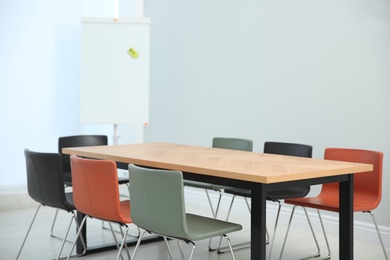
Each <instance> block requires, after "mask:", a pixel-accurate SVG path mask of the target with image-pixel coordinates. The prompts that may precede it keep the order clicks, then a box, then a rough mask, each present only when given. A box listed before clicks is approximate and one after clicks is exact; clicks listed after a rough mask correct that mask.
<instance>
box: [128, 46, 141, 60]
mask: <svg viewBox="0 0 390 260" xmlns="http://www.w3.org/2000/svg"><path fill="white" fill-rule="evenodd" d="M127 52H128V53H129V54H130V56H131V57H133V58H134V59H136V58H138V52H137V51H136V50H134V49H133V48H130V49H129V50H128V51H127Z"/></svg>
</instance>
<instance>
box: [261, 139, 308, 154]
mask: <svg viewBox="0 0 390 260" xmlns="http://www.w3.org/2000/svg"><path fill="white" fill-rule="evenodd" d="M264 153H271V154H280V155H290V156H298V157H307V158H311V157H312V153H313V147H312V146H311V145H306V144H294V143H281V142H265V143H264Z"/></svg>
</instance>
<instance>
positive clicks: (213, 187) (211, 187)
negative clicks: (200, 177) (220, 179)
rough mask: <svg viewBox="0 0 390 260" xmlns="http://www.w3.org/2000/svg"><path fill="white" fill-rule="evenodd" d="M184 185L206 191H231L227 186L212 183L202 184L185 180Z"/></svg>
mask: <svg viewBox="0 0 390 260" xmlns="http://www.w3.org/2000/svg"><path fill="white" fill-rule="evenodd" d="M183 184H184V186H189V187H194V188H200V189H206V190H224V189H230V187H227V186H222V185H216V184H212V183H205V182H200V181H192V180H184V181H183Z"/></svg>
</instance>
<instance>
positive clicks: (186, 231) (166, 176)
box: [129, 164, 242, 260]
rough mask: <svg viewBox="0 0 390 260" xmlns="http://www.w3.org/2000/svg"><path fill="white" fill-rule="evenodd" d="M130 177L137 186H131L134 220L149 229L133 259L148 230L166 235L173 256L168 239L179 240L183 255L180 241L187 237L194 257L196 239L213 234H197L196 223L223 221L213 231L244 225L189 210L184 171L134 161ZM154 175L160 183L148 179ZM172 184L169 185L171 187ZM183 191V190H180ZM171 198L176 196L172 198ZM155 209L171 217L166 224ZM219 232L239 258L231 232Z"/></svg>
mask: <svg viewBox="0 0 390 260" xmlns="http://www.w3.org/2000/svg"><path fill="white" fill-rule="evenodd" d="M129 179H130V186H132V187H137V188H133V189H131V190H130V197H131V198H132V208H133V211H132V219H133V221H134V224H136V225H137V226H139V227H140V228H142V229H144V230H145V231H144V232H142V233H141V236H140V238H139V239H138V241H137V244H136V247H135V249H134V252H133V255H132V259H133V260H134V259H135V256H136V253H137V252H138V249H139V245H140V242H141V240H142V237H143V236H144V234H145V233H146V232H148V233H153V234H156V235H158V236H161V237H163V238H164V240H165V242H166V245H167V247H168V252H169V255H170V258H171V259H173V256H172V252H171V250H170V248H169V244H168V241H167V239H174V240H177V241H178V244H179V248H180V253H181V255H182V258H183V259H184V253H183V251H182V248H181V244H180V241H184V242H185V243H187V244H191V245H192V250H191V254H190V257H189V259H190V260H191V259H192V257H193V255H194V250H195V243H194V241H193V240H194V239H195V240H200V239H206V238H210V235H206V234H204V233H202V235H199V234H197V235H193V234H192V232H194V231H195V230H197V229H194V226H192V225H193V224H194V225H198V226H199V225H200V223H202V224H201V225H208V226H209V227H211V226H213V227H214V226H215V225H220V227H219V228H217V229H214V230H213V231H211V232H212V233H214V234H218V233H220V232H223V231H227V232H233V231H238V230H240V229H242V227H241V225H238V224H233V223H228V222H225V221H221V220H216V219H214V218H208V217H203V216H199V215H194V214H188V213H186V212H185V205H184V189H183V186H184V185H183V174H182V172H179V171H172V170H160V169H150V168H142V167H139V166H135V165H132V164H130V165H129ZM151 179H153V180H154V183H158V185H154V183H153V184H151V182H150V181H148V180H151ZM156 179H157V180H156ZM168 185H169V187H167V186H168ZM179 187H180V188H179ZM166 189H169V191H170V192H167V194H165V193H164V192H162V191H163V190H166ZM179 189H181V190H179ZM179 192H180V194H178V193H179ZM156 193H158V194H163V196H162V197H161V196H156V195H155V194H156ZM169 198H171V199H173V200H170V199H169ZM156 200H158V201H156ZM160 200H163V201H167V202H168V203H166V205H164V206H163V205H161V203H160V202H161V201H160ZM143 202H145V203H143ZM154 205H159V207H158V208H156V207H154ZM147 212H148V213H147ZM153 212H154V213H155V212H161V214H162V215H161V216H163V218H164V217H165V218H166V219H169V221H168V222H167V221H165V222H163V223H165V224H164V225H163V226H161V225H160V224H157V223H158V221H156V220H155V218H154V217H151V216H155V215H154V214H153ZM145 214H149V215H145ZM199 221H201V222H199ZM190 223H191V224H190ZM206 223H207V224H206ZM221 225H222V226H221ZM190 226H192V227H193V228H192V229H191V228H190ZM164 230H165V231H164ZM191 230H192V231H191ZM164 232H167V233H164ZM195 232H196V231H195ZM219 235H222V236H224V237H225V238H226V241H227V243H228V245H229V247H230V249H231V250H230V251H231V255H232V258H233V259H235V256H234V252H233V248H232V246H231V243H230V240H229V238H228V236H227V235H226V234H224V233H220V234H218V236H219Z"/></svg>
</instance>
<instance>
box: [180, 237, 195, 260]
mask: <svg viewBox="0 0 390 260" xmlns="http://www.w3.org/2000/svg"><path fill="white" fill-rule="evenodd" d="M188 243H189V244H192V250H191V254H190V258H189V260H191V259H192V256H193V255H194V252H195V243H194V242H192V241H189V242H188ZM183 259H184V258H183Z"/></svg>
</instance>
